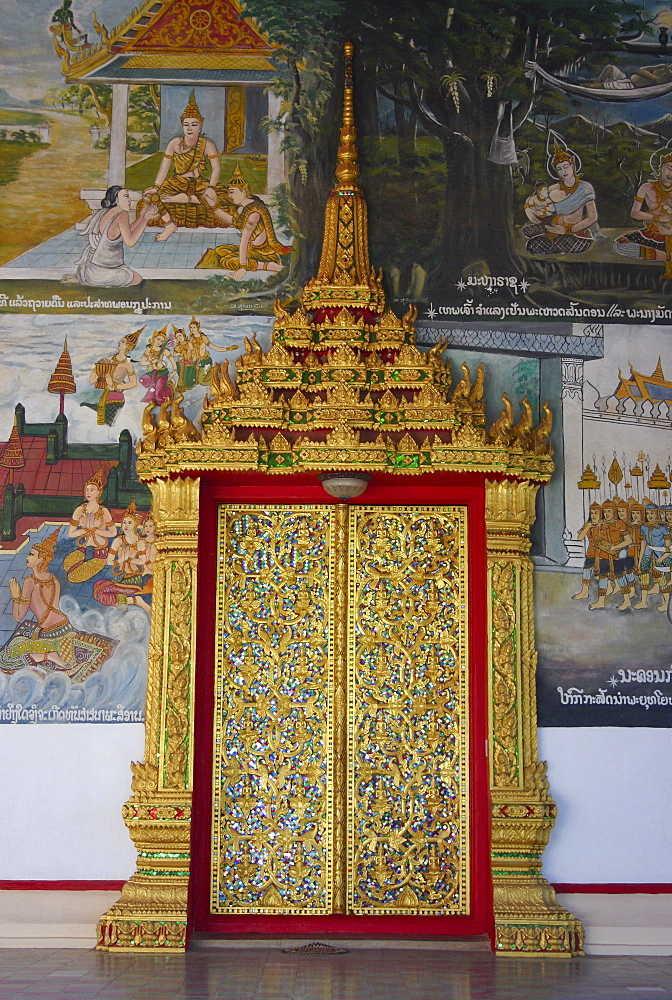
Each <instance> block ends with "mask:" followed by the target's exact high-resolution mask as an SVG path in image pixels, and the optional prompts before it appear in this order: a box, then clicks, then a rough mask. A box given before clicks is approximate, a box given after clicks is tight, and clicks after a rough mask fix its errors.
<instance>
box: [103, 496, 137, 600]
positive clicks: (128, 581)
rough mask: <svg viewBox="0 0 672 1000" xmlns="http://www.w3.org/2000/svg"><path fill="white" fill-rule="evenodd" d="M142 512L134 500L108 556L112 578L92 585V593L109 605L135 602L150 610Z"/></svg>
mask: <svg viewBox="0 0 672 1000" xmlns="http://www.w3.org/2000/svg"><path fill="white" fill-rule="evenodd" d="M142 521H143V515H142V514H141V513H140V512H139V511H138V510H136V507H135V501H134V500H133V501H131V505H130V507H129V508H128V510H127V511H126V513H125V514H124V516H123V518H122V519H121V525H120V528H121V534H119V535H117V537H116V538H115V539H114V541H113V542H112V544H111V545H110V551H109V554H108V556H107V565H108V566H111V567H112V574H113V577H114V579H112V580H97V581H96V582H95V583H94V585H93V596H94V597H95V599H96V600H97V601H99V602H100V603H101V604H104V605H106V606H107V607H125V606H127V605H129V604H136V605H138V607H141V608H144V610H145V611H149V610H150V605H149V604H148V603H147V601H146V600H145V597H144V596H143V595H144V594H146V593H147V591H145V589H144V581H143V572H144V569H145V564H146V559H147V556H146V551H147V547H146V543H145V539H144V538H142V536H141V535H140V534H139V530H138V529H139V528H140V526H141V524H142Z"/></svg>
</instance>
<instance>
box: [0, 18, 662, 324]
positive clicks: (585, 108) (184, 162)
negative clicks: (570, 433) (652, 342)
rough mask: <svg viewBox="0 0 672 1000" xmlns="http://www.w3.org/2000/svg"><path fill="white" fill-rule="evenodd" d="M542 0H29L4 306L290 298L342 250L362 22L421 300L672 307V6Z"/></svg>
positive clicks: (371, 155) (508, 313)
mask: <svg viewBox="0 0 672 1000" xmlns="http://www.w3.org/2000/svg"><path fill="white" fill-rule="evenodd" d="M518 6H519V8H520V11H521V15H520V17H519V18H510V17H507V16H506V11H507V9H508V8H507V6H506V4H497V3H492V2H491V0H480V2H476V3H470V4H469V5H467V6H464V7H462V6H460V5H457V6H455V7H451V8H450V13H449V15H447V16H446V15H445V12H444V11H443V10H442V9H441V8H440V7H436V6H435V5H432V4H426V5H420V6H419V7H418V6H417V5H414V6H413V7H411V8H409V9H408V10H403V11H395V12H394V41H392V40H391V39H392V34H391V32H390V31H389V27H390V18H391V16H392V15H391V13H390V10H389V5H388V4H386V3H379V2H376V0H371V2H370V3H367V5H366V16H365V17H364V16H362V8H361V4H352V3H350V2H349V0H315V3H314V4H312V5H309V6H308V7H305V8H302V10H301V11H300V12H299V11H296V10H293V11H292V16H291V17H288V16H285V13H284V7H283V5H282V4H278V3H275V2H272V0H247V2H246V3H245V4H244V5H242V6H241V5H240V4H238V3H237V2H236V0H207V2H206V0H203V2H199V3H196V2H195V0H194V2H191V0H171V2H168V0H161V3H160V4H156V3H150V2H145V3H141V4H140V5H139V6H138V5H135V6H134V2H133V0H99V2H97V3H94V2H93V0H76V2H74V3H69V4H62V5H61V6H60V7H58V8H56V9H54V4H53V3H51V2H49V0H38V2H37V3H36V4H34V5H33V7H34V16H33V18H31V20H30V21H29V22H28V21H27V20H26V19H25V18H21V17H18V16H16V13H17V9H18V8H17V0H11V2H9V3H7V4H5V5H3V11H2V12H1V13H0V23H2V25H3V30H5V31H6V32H7V36H8V38H9V39H10V40H11V44H10V49H11V58H10V60H9V62H8V63H7V65H6V69H5V71H4V73H5V75H4V77H3V83H2V89H0V152H1V153H2V159H1V162H0V205H2V208H3V216H4V218H5V219H6V220H7V221H8V222H9V226H7V227H6V229H5V234H4V236H3V238H2V242H1V243H0V294H2V295H4V298H2V299H0V301H2V304H3V306H4V308H6V309H10V310H18V311H21V310H26V309H33V308H35V305H34V304H35V303H36V302H37V303H41V307H43V308H50V309H54V310H64V311H77V310H81V311H87V310H91V309H103V310H104V309H105V308H109V309H111V310H113V311H114V310H116V309H122V310H124V309H127V308H129V305H128V304H129V302H131V303H136V304H137V306H138V308H139V309H140V311H151V310H152V309H157V310H159V311H161V309H162V306H163V305H166V304H167V308H166V309H165V311H170V310H171V309H173V310H175V311H180V310H182V311H188V310H195V311H205V312H207V311H210V310H211V309H216V310H217V311H222V310H223V311H227V312H232V313H235V312H240V311H247V312H250V313H257V314H258V313H270V312H271V307H272V302H273V300H274V298H275V297H276V296H280V297H281V298H284V299H286V300H291V298H292V297H293V296H295V295H296V294H297V292H298V291H299V289H300V288H301V287H302V285H303V283H304V282H305V281H306V280H307V279H308V278H309V277H310V276H311V275H312V274H313V273H314V271H315V269H316V263H317V260H318V258H319V252H320V241H321V235H322V234H321V227H322V206H323V204H324V200H325V198H326V197H327V195H328V191H329V188H330V184H331V164H332V163H333V154H334V149H335V140H336V136H335V133H334V130H333V128H332V127H331V126H332V125H333V121H334V116H335V114H336V113H337V102H338V96H337V94H336V92H335V91H334V89H333V79H334V76H335V74H336V73H337V71H338V68H339V59H340V55H339V45H340V42H341V40H342V38H343V37H345V36H346V35H349V36H351V37H352V38H353V40H354V41H355V44H356V52H357V62H356V72H357V80H358V95H359V100H358V108H357V111H358V117H359V131H360V137H361V139H362V143H361V146H362V154H361V160H362V179H363V182H364V184H365V186H366V189H367V196H368V199H369V204H370V206H371V210H372V211H371V216H372V226H371V242H372V257H373V260H374V262H375V264H376V266H382V267H383V268H384V270H385V274H386V278H387V281H388V286H389V288H388V290H389V292H390V294H391V296H392V298H393V300H394V301H396V303H397V305H398V306H399V307H401V306H403V305H404V304H405V303H406V302H407V301H414V302H417V303H419V305H420V307H421V311H420V317H421V318H427V319H430V320H431V319H434V318H439V319H441V318H443V319H448V320H450V319H459V318H469V317H472V318H475V319H480V320H485V321H492V322H497V321H505V320H507V319H509V320H511V319H513V320H534V319H550V320H568V321H571V320H574V321H579V322H580V321H582V320H583V321H590V320H593V321H612V322H618V321H620V322H635V323H636V322H641V321H647V322H648V321H649V320H651V321H654V322H660V323H666V322H669V321H670V319H671V318H672V317H671V315H670V309H669V306H668V302H667V296H668V294H669V288H668V283H669V281H670V280H671V278H672V128H671V127H670V121H669V118H670V115H669V110H668V105H669V99H670V95H671V94H672V48H670V39H669V29H670V27H672V15H670V12H669V10H668V9H667V8H665V7H664V6H663V5H662V4H660V3H656V2H655V0H645V2H644V3H642V4H637V5H636V4H633V3H616V2H615V0H600V2H599V3H597V4H593V5H591V6H589V7H587V6H586V4H585V3H583V2H582V0H573V2H571V3H567V4H564V5H563V6H562V8H561V9H559V8H558V7H557V5H556V4H553V3H550V2H549V3H541V4H530V5H526V4H525V3H521V4H519V5H518ZM528 7H529V10H528ZM19 220H20V225H17V224H15V223H18V222H19ZM141 284H142V294H141V295H135V294H134V295H133V296H132V297H129V292H128V289H131V288H133V287H134V286H135V287H137V286H140V285H141ZM123 289H126V291H123Z"/></svg>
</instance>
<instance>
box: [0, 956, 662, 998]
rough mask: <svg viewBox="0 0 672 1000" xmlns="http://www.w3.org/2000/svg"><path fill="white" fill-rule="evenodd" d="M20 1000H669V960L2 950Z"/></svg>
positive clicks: (3, 987)
mask: <svg viewBox="0 0 672 1000" xmlns="http://www.w3.org/2000/svg"><path fill="white" fill-rule="evenodd" d="M9 997H12V998H13V997H16V998H19V1000H27V998H28V997H30V998H32V1000H37V998H39V1000H93V998H94V997H95V998H100V1000H186V998H197V997H199V998H203V997H212V998H217V1000H471V998H473V1000H491V998H492V1000H538V998H542V997H543V998H548V1000H626V998H633V1000H645V998H655V997H661V998H664V997H672V960H671V959H669V958H644V957H640V958H602V957H591V958H578V959H572V960H571V961H570V960H554V959H536V958H531V959H502V958H500V959H495V958H494V956H492V955H490V954H483V953H473V952H456V951H418V950H411V949H404V950H395V949H356V950H351V951H350V952H349V953H348V954H345V955H329V956H325V955H307V956H306V955H287V954H283V952H282V950H281V949H280V947H277V948H270V947H264V948H258V949H257V948H255V949H249V948H247V949H242V948H241V949H237V948H226V949H222V950H214V949H213V950H192V951H190V952H189V953H188V954H187V955H183V956H179V955H174V956H162V955H159V956H152V955H144V956H143V955H110V954H99V953H97V952H94V951H78V950H73V951H69V950H61V951H49V950H36V949H25V950H19V949H8V950H6V951H0V998H9Z"/></svg>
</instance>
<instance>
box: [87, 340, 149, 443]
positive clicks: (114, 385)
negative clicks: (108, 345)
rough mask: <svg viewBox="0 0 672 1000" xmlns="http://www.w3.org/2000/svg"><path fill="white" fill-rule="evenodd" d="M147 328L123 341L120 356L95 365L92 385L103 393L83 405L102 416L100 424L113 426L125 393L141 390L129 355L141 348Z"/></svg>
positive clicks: (114, 355)
mask: <svg viewBox="0 0 672 1000" xmlns="http://www.w3.org/2000/svg"><path fill="white" fill-rule="evenodd" d="M144 329H145V328H144V326H143V327H141V328H140V329H139V330H136V331H135V333H127V334H126V336H125V337H122V338H121V340H120V341H119V346H118V348H117V350H116V353H114V354H110V355H109V356H108V357H106V358H101V359H100V360H99V361H96V363H95V365H94V366H93V370H92V372H91V374H90V376H89V382H90V384H91V385H92V386H93V387H94V388H95V389H100V390H101V394H100V396H99V397H98V399H97V401H96V402H92V403H89V402H83V403H81V404H80V405H81V406H87V407H89V409H91V410H95V411H96V413H97V416H98V420H97V422H98V423H99V424H101V425H103V424H106V425H107V426H108V427H111V426H112V424H113V423H114V418H115V417H116V415H117V413H118V412H119V410H121V408H122V407H123V405H124V402H125V400H126V397H125V395H124V394H125V393H127V392H129V391H130V390H131V389H135V388H137V385H138V377H137V375H136V374H135V369H134V368H133V359H132V358H129V356H128V355H129V354H130V352H131V351H132V350H133V349H134V348H135V347H137V345H138V340H139V339H140V334H141V333H142V331H143V330H144Z"/></svg>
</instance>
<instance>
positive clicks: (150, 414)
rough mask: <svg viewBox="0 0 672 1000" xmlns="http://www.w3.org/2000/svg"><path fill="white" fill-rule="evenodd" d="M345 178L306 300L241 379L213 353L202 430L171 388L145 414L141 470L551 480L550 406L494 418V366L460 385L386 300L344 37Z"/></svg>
mask: <svg viewBox="0 0 672 1000" xmlns="http://www.w3.org/2000/svg"><path fill="white" fill-rule="evenodd" d="M345 51H346V60H345V63H346V69H345V87H344V99H343V119H342V125H341V131H340V144H339V147H338V154H337V163H336V169H335V174H336V182H337V183H336V184H335V186H334V187H333V188H332V191H331V194H330V195H329V197H328V199H327V205H326V212H325V223H324V241H323V245H322V255H321V259H320V264H319V268H318V272H317V275H316V276H315V277H314V278H311V279H310V281H308V282H307V284H306V285H305V286H304V289H303V292H302V294H301V296H300V303H297V304H295V305H294V306H291V307H290V304H289V303H286V304H283V303H281V302H279V301H278V302H276V303H275V315H276V319H275V323H274V326H273V336H272V344H271V347H270V349H269V350H268V351H267V352H266V353H264V352H263V350H262V349H261V347H260V345H259V343H258V342H257V340H256V337H254V336H253V337H252V338H251V339H250V338H247V337H246V338H245V346H246V352H245V354H243V355H242V356H241V357H239V358H238V360H237V362H236V367H237V374H236V380H235V382H234V381H233V380H232V378H231V376H230V374H229V366H228V362H227V361H224V362H222V363H221V364H219V365H216V366H214V368H213V370H212V374H211V379H210V394H209V396H207V397H206V399H205V402H204V408H203V414H202V418H201V429H200V430H198V429H197V428H196V426H195V425H194V424H193V423H192V422H191V421H190V420H188V419H187V418H186V417H185V415H184V412H183V411H182V408H181V402H182V396H177V395H176V396H174V397H173V398H172V399H171V400H167V401H166V402H165V403H164V404H163V405H162V406H161V407H159V408H157V407H155V406H154V404H150V405H149V406H148V407H147V408H146V410H145V414H144V417H143V433H144V439H143V440H142V441H141V442H140V444H139V446H138V462H137V471H138V476H139V477H140V478H141V479H153V478H156V477H157V476H164V475H168V474H170V473H173V472H180V471H182V472H186V471H188V470H189V471H192V470H201V469H224V470H229V471H233V470H236V471H253V470H254V471H259V470H261V471H265V472H281V473H282V472H290V473H291V472H308V471H311V472H317V471H331V470H338V471H348V470H359V471H371V472H373V471H379V472H390V473H401V474H404V473H405V474H408V473H422V472H434V471H451V472H452V471H464V472H467V471H469V472H487V473H500V474H503V475H508V476H512V477H516V478H519V479H526V480H536V481H538V482H547V481H548V479H549V478H550V475H551V473H552V471H553V460H552V457H551V456H552V448H551V444H550V441H549V435H550V432H551V424H552V417H551V412H550V409H549V407H548V405H547V404H544V407H543V415H542V417H541V420H540V421H539V423H538V424H537V426H534V419H533V413H532V407H531V406H530V403H529V402H528V400H527V399H525V398H523V400H522V401H521V416H520V418H519V419H518V421H517V422H514V418H513V407H512V404H511V402H510V401H509V399H508V398H507V397H506V396H503V397H502V402H503V404H504V408H503V410H502V413H501V415H500V417H499V418H498V419H497V420H495V421H494V423H493V424H492V426H491V427H490V428H489V430H487V429H486V426H485V423H486V421H485V405H484V401H483V398H484V383H485V377H486V376H485V371H484V368H483V365H479V366H478V369H477V371H476V372H475V373H474V374H473V375H472V372H471V371H470V370H469V367H468V366H467V365H466V364H463V365H462V372H461V378H460V379H459V380H458V382H457V384H456V385H455V386H453V385H452V370H451V365H450V361H445V360H444V359H443V354H444V353H445V349H446V343H445V342H443V341H442V342H440V343H438V344H436V345H435V346H434V347H432V348H431V349H430V350H429V351H428V352H423V351H421V350H419V348H418V347H417V346H416V333H415V318H416V315H417V310H416V309H415V307H413V306H411V307H410V308H409V309H408V311H407V313H406V315H405V316H403V317H402V318H399V317H398V316H396V314H395V313H394V312H393V311H392V310H391V309H390V308H389V306H388V305H387V303H386V299H385V292H384V290H383V283H382V273H380V272H379V273H376V271H375V270H374V269H373V268H372V266H371V262H370V259H369V245H368V218H367V205H366V200H365V198H364V193H363V191H362V189H361V188H360V187H359V185H358V183H357V180H358V177H359V166H358V162H357V145H356V140H357V135H356V130H355V126H354V93H353V87H352V45H351V44H350V43H347V44H346V46H345Z"/></svg>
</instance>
